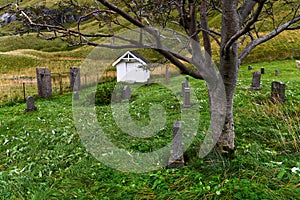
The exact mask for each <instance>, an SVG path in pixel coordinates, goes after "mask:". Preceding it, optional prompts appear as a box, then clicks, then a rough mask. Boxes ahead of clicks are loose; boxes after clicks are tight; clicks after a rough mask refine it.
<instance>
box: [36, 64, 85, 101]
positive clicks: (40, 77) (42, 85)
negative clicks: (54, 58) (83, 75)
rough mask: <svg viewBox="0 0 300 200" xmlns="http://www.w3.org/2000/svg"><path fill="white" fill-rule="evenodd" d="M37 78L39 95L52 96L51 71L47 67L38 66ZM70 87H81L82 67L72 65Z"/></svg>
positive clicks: (73, 88)
mask: <svg viewBox="0 0 300 200" xmlns="http://www.w3.org/2000/svg"><path fill="white" fill-rule="evenodd" d="M36 79H37V88H38V95H39V96H40V97H51V96H52V83H51V72H50V70H49V69H47V68H36ZM70 89H71V90H72V91H78V90H79V89H80V68H77V67H70Z"/></svg>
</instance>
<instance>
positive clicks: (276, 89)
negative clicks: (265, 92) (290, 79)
mask: <svg viewBox="0 0 300 200" xmlns="http://www.w3.org/2000/svg"><path fill="white" fill-rule="evenodd" d="M271 101H272V102H273V103H283V102H285V101H286V98H285V84H284V83H282V82H278V81H273V82H272V88H271Z"/></svg>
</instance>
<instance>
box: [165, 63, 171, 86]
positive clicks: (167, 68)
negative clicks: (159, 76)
mask: <svg viewBox="0 0 300 200" xmlns="http://www.w3.org/2000/svg"><path fill="white" fill-rule="evenodd" d="M169 78H170V72H169V65H166V75H165V81H166V83H168V82H169Z"/></svg>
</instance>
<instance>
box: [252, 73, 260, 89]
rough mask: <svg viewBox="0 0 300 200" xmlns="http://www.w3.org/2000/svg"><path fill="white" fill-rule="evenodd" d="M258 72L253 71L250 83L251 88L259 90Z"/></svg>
mask: <svg viewBox="0 0 300 200" xmlns="http://www.w3.org/2000/svg"><path fill="white" fill-rule="evenodd" d="M260 77H261V73H260V72H254V73H253V77H252V84H251V88H250V89H251V90H260V89H261V88H260Z"/></svg>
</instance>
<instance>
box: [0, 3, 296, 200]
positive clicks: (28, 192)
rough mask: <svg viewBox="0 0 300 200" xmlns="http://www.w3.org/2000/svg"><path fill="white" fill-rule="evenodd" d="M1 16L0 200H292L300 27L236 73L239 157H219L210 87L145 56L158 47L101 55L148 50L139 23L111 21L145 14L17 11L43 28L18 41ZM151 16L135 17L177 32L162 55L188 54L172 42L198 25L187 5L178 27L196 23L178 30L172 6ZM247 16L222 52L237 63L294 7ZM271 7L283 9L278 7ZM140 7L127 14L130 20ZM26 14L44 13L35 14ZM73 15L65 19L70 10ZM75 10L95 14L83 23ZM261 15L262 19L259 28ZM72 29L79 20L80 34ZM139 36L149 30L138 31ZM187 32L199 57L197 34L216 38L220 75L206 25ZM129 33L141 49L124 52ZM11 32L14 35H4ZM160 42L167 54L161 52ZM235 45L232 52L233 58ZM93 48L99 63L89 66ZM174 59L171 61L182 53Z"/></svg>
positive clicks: (157, 57) (215, 23) (158, 57)
mask: <svg viewBox="0 0 300 200" xmlns="http://www.w3.org/2000/svg"><path fill="white" fill-rule="evenodd" d="M8 2H10V1H2V2H1V5H0V6H1V7H0V11H1V12H0V13H1V15H2V16H0V17H1V20H0V26H1V27H0V34H1V37H0V43H1V45H0V200H2V199H3V200H7V199H12V200H19V199H24V200H25V199H35V200H44V199H45V200H48V199H51V200H52V199H53V200H56V199H57V200H60V199H95V200H96V199H101V200H102V199H103V200H115V199H117V200H118V199H120V200H121V199H122V200H123V199H125V200H131V199H133V200H152V199H157V200H165V199H170V200H171V199H172V200H173V199H176V200H177V199H178V200H185V199H187V200H191V199H193V200H194V199H195V200H198V199H251V200H252V199H253V200H259V199H269V200H273V199H279V200H286V199H300V198H299V197H300V79H299V78H300V49H299V46H300V30H296V29H297V28H299V21H298V22H297V23H296V24H293V26H290V27H289V30H288V31H287V30H286V31H283V32H282V33H281V34H280V35H278V36H276V38H275V39H272V40H266V41H264V42H263V43H261V44H259V45H258V46H257V47H255V49H253V51H251V53H250V54H249V55H248V56H247V57H245V59H243V60H242V62H241V64H240V66H239V67H240V68H239V69H238V80H237V83H236V90H235V93H234V104H233V111H234V112H233V116H234V132H235V138H234V140H235V149H234V150H232V152H229V153H228V152H226V151H224V149H219V148H218V147H217V146H216V147H214V144H213V142H212V141H213V139H214V138H213V137H214V136H212V135H211V133H212V131H211V130H212V124H211V123H210V119H211V118H212V115H211V113H210V101H209V97H208V83H206V82H205V81H204V80H198V79H195V78H193V77H192V76H188V75H186V74H185V73H184V71H182V70H179V69H178V68H177V67H175V65H174V64H172V63H171V62H170V60H168V59H167V57H166V56H163V54H161V52H162V51H160V53H158V52H157V51H155V50H153V49H156V48H158V47H157V46H154V47H153V46H152V48H153V49H152V50H151V49H147V48H139V49H132V46H130V47H128V50H127V49H126V50H124V49H122V48H119V49H118V48H116V49H114V50H112V49H113V48H112V49H109V50H108V49H105V51H102V50H103V49H102V50H101V48H105V46H106V45H108V44H110V45H111V46H110V47H112V46H114V45H116V46H114V47H118V46H117V45H118V44H122V45H124V46H125V47H126V46H127V45H126V44H127V40H128V41H129V40H131V39H133V41H135V40H136V41H135V42H140V43H141V44H142V43H143V39H145V38H147V36H149V35H147V34H145V33H146V32H147V31H146V32H145V33H144V32H143V30H142V29H141V30H138V29H134V28H136V27H135V26H137V27H140V25H139V23H136V24H135V25H134V24H132V22H134V21H135V18H132V19H131V21H130V20H129V21H126V19H128V18H129V17H130V16H127V17H125V18H124V16H123V18H122V17H120V16H116V15H115V13H118V12H116V11H114V10H113V9H119V8H120V9H123V8H125V7H126V8H127V7H128V9H129V8H130V9H131V11H132V12H135V11H137V10H138V9H140V8H138V6H141V5H142V4H141V5H140V3H139V2H140V1H132V2H131V3H128V4H127V5H126V3H125V5H121V6H112V7H111V10H109V12H106V11H103V10H102V8H104V7H105V8H108V7H107V5H106V6H104V4H101V5H100V4H99V3H100V2H102V1H82V0H78V1H72V0H71V1H65V2H64V3H65V4H64V3H62V4H60V3H58V2H56V1H43V2H41V1H36V0H29V1H16V3H17V4H18V3H19V5H20V6H21V7H22V6H28V9H29V12H28V15H30V14H31V13H30V12H32V13H34V12H41V13H42V15H45V16H43V17H44V18H43V19H42V18H41V19H40V20H41V21H40V22H42V23H44V22H45V24H42V27H43V28H45V29H40V30H42V31H40V30H38V26H37V27H35V25H33V24H29V25H28V24H27V25H28V26H29V30H26V29H24V32H22V30H23V29H22V28H23V27H22V26H23V25H24V24H21V23H20V22H22V23H23V21H22V20H21V21H17V23H16V26H14V25H15V24H13V25H11V24H8V26H4V24H5V23H8V21H9V20H15V17H16V15H14V14H10V13H8V11H4V10H2V9H6V8H8V7H10V6H11V4H7V5H6V6H5V5H4V4H5V3H8ZM11 2H12V1H11ZM97 2H98V3H97ZM109 2H114V3H116V4H117V3H120V2H127V1H109ZM128 2H130V1H128ZM143 2H144V1H143ZM147 2H148V1H147ZM150 2H151V4H152V3H153V5H148V4H147V6H150V7H147V6H146V9H144V8H143V6H142V7H141V8H142V9H141V10H138V11H139V12H140V14H141V15H142V14H143V17H147V15H148V17H150V18H149V19H151V17H153V20H154V21H155V20H158V24H159V23H165V24H164V25H166V28H167V29H166V30H169V28H170V30H172V31H170V32H168V33H172V34H173V35H172V34H170V35H168V34H167V32H166V37H165V38H164V39H166V40H164V42H163V43H162V44H163V45H166V47H168V46H167V45H169V43H170V44H176V45H178V44H180V42H182V43H183V44H184V41H185V38H186V37H181V34H178V32H177V31H179V33H181V32H184V30H183V29H181V28H182V27H184V26H189V25H191V26H192V25H193V23H190V22H192V16H190V14H191V13H192V11H191V10H192V6H191V7H190V5H192V4H191V3H190V2H189V5H188V6H186V9H187V10H186V13H189V12H188V11H191V12H190V14H187V15H186V16H185V17H186V20H191V21H188V22H189V23H183V21H182V19H180V20H179V21H178V23H177V22H176V20H178V19H179V18H176V17H177V16H175V14H174V16H173V12H175V11H176V9H175V8H176V7H174V10H173V11H172V12H171V11H168V9H169V8H173V7H171V6H169V4H171V2H173V1H167V2H168V3H167V4H165V5H162V4H161V5H162V6H161V5H160V6H159V8H160V9H162V11H161V13H156V15H153V13H151V9H153V10H152V11H153V12H156V10H157V8H158V6H157V4H155V3H157V2H160V1H157V2H156V1H150ZM174 2H176V1H174ZM182 2H184V1H182ZM196 2H197V3H199V2H200V1H196ZM201 2H203V4H204V2H206V1H201ZM207 2H210V3H212V7H210V8H209V9H208V11H210V9H212V11H213V12H212V13H209V15H207V16H208V18H209V19H208V22H209V28H211V29H212V30H213V29H216V30H218V31H221V30H222V27H221V26H223V23H221V22H222V19H223V18H222V16H221V15H222V14H220V13H218V12H219V11H218V5H214V3H215V2H217V1H207ZM221 2H226V1H220V3H221ZM228 2H229V1H228ZM242 2H244V3H248V4H249V5H246V4H245V6H244V7H243V6H241V7H240V8H239V9H241V10H243V9H245V8H246V7H247V6H251V5H250V4H252V3H254V1H248V0H247V1H239V3H240V4H241V3H242ZM255 2H256V3H257V4H256V6H254V7H253V8H255V9H253V10H252V11H251V12H250V10H249V11H248V13H251V14H249V16H248V17H247V16H243V15H244V13H243V12H237V13H238V14H239V15H240V14H241V15H240V16H239V17H240V18H244V20H246V21H245V22H244V23H243V25H242V24H241V25H240V26H241V27H239V28H241V29H239V30H237V32H236V34H237V35H233V37H232V38H231V39H232V40H231V39H230V40H229V43H226V47H228V48H226V49H225V50H227V51H228V50H230V49H232V48H235V47H236V46H239V50H238V52H236V53H237V54H240V53H241V54H240V55H242V49H243V48H244V47H245V48H246V47H247V46H248V44H250V45H251V42H253V43H255V41H256V42H257V40H256V39H264V37H263V36H264V34H267V33H268V32H269V31H271V30H273V28H275V31H273V33H274V34H275V33H276V32H277V31H278V32H280V31H281V30H280V28H282V27H284V24H283V25H282V24H281V23H283V22H284V21H285V20H289V19H290V18H292V17H295V16H296V13H299V8H300V7H299V5H298V4H299V3H297V1H291V2H293V3H288V2H289V1H267V3H266V5H265V7H264V8H262V7H260V5H258V2H264V1H255ZM274 2H275V3H274ZM280 2H287V3H286V5H284V6H282V7H280V5H281V4H280ZM273 3H274V6H273ZM277 3H278V5H277ZM2 4H3V5H2ZM46 4H47V5H46ZM135 4H136V6H137V7H136V8H135V7H131V6H132V5H135ZM203 4H201V6H200V5H198V7H195V8H197V9H196V10H197V12H198V11H200V12H201V14H200V13H198V15H199V18H201V19H200V20H204V19H203V13H202V12H204V11H205V8H204V7H202V6H204V5H203ZM32 5H37V8H38V7H39V6H41V8H42V9H41V10H39V9H37V10H35V11H34V9H35V8H34V6H32ZM69 5H71V6H73V7H72V8H70V9H69V8H68V6H69ZM79 5H80V6H82V7H81V8H80V7H77V6H79ZM90 5H94V6H96V7H97V6H98V8H99V9H100V8H101V10H100V11H99V10H98V11H97V10H93V9H94V8H95V7H91V6H90ZM99 5H100V6H99ZM224 5H225V4H224ZM224 5H223V6H224ZM253 5H254V4H253ZM43 6H45V9H44V7H43ZM47 6H50V8H51V9H52V8H60V9H61V10H59V9H57V10H51V9H50V8H49V9H48V8H47ZM60 6H62V7H60ZM164 6H165V8H166V9H167V11H168V14H166V13H164V10H163V8H164ZM173 6H174V5H173ZM215 6H217V7H215ZM230 6H231V5H230ZM230 6H229V5H228V6H224V9H225V7H230ZM289 6H294V7H292V8H293V9H291V7H289ZM21 7H20V9H19V8H18V7H14V9H15V10H18V11H20V12H23V13H22V14H20V16H17V17H24V16H25V13H24V12H25V11H26V9H23V8H21ZM152 7H153V8H152ZM89 8H92V9H91V10H89ZM147 8H149V9H150V10H147ZM183 8H184V6H183ZM188 8H189V9H191V10H189V9H188ZM14 9H12V10H9V12H13V10H14ZM30 9H32V10H30ZM72 9H74V10H72ZM80 9H86V10H84V11H87V12H90V13H84V12H82V13H80V12H81V11H83V10H81V11H80ZM214 9H216V11H214ZM75 10H76V13H75V14H74V13H73V15H69V14H70V13H72V12H74V11H75ZM124 10H125V9H124ZM51 11H53V13H56V14H59V15H60V18H57V19H55V20H58V21H59V20H62V23H61V24H60V23H58V24H56V25H55V26H53V25H52V26H50V27H47V25H46V23H47V22H51V21H52V18H51V16H47V14H49V13H50V12H51ZM102 11H103V13H102ZM208 11H207V12H208ZM279 11H280V12H279ZM64 12H65V13H64ZM222 12H223V11H222ZM260 12H262V13H263V15H262V16H259V17H258V16H257V15H259V14H260ZM273 12H274V13H273ZM277 12H278V13H277ZM41 13H40V14H41ZM100 13H101V15H100ZM126 13H127V10H126V12H123V14H124V15H126ZM149 13H150V14H149ZM224 13H230V12H229V11H228V10H227V12H226V11H224ZM245 13H247V12H245ZM85 14H87V15H85ZM131 14H132V16H135V15H134V14H133V13H131ZM271 14H273V15H271ZM79 15H85V16H84V17H82V18H81V17H80V18H79V19H78V20H79V21H77V22H78V24H76V23H77V22H76V21H74V20H75V19H76V17H79ZM152 15H153V16H152ZM200 15H201V16H200ZM285 15H286V16H285ZM298 15H299V14H297V20H300V18H299V16H298ZM36 16H40V15H39V14H37V15H36ZM270 16H271V17H270ZM55 17H57V16H55ZM55 17H54V18H55ZM90 17H95V19H93V18H90ZM135 17H137V18H138V14H137V13H136V16H135ZM169 17H170V18H169ZM173 17H174V19H173ZM268 17H270V18H268ZM272 17H273V18H272ZM54 18H53V19H54ZM85 18H86V19H87V20H86V19H85ZM196 18H198V16H197V17H196ZM49 19H50V21H49ZM43 20H45V21H43ZM68 20H71V21H72V20H73V21H72V22H67V21H68ZM80 20H82V21H80ZM161 20H162V21H161ZM164 20H166V21H164ZM167 20H171V22H172V23H170V24H171V25H170V24H168V23H167ZM239 20H241V19H239ZM256 20H258V22H255V21H256ZM25 21H26V20H25ZM27 21H28V18H27ZM173 21H174V22H176V23H174V24H173ZM196 21H197V20H196ZM225 21H226V20H225ZM234 21H235V20H231V22H232V23H233V22H234ZM29 22H30V20H29ZM37 22H39V20H38V21H37ZM65 22H67V24H65ZM81 22H82V23H81ZM142 22H144V21H143V20H141V23H142ZM145 22H147V24H148V21H147V19H146V20H145ZM68 23H70V24H68ZM149 23H150V24H151V23H152V21H151V20H150V21H149ZM155 23H156V22H154V24H155ZM137 24H138V25H137ZM195 24H197V27H196V28H197V29H198V28H200V29H199V31H200V30H201V32H199V33H198V32H197V34H199V39H200V40H201V42H200V43H202V39H203V40H204V41H203V43H205V32H207V33H208V32H209V34H211V35H210V36H211V39H212V40H211V48H212V49H211V52H210V53H211V55H210V56H211V57H210V58H212V60H213V61H214V62H215V64H216V66H217V67H219V66H221V65H222V60H221V59H220V58H222V56H221V54H222V53H224V52H223V51H220V48H219V47H222V42H223V37H224V35H222V33H221V32H220V33H218V32H213V31H210V29H207V30H205V29H206V28H207V27H206V28H205V27H204V28H203V27H202V25H203V26H205V24H203V23H202V21H201V22H200V21H197V23H195ZM195 24H194V25H195ZM198 24H199V27H198ZM286 24H288V23H285V25H286ZM119 25H120V26H119ZM182 25H183V26H182ZM228 25H230V23H228ZM280 25H281V26H280ZM58 26H61V27H60V28H59V27H58ZM106 26H107V27H108V29H105V28H107V27H106ZM177 26H178V27H177ZM181 26H182V27H181ZM247 26H249V27H247ZM33 27H34V28H37V29H36V30H37V31H38V32H39V31H40V32H39V33H38V32H36V30H35V29H34V28H33ZM184 28H186V27H184ZM223 28H224V27H223ZM243 28H245V29H243ZM276 28H278V29H276ZM127 29H128V30H129V29H133V30H134V31H135V33H138V34H139V35H138V34H137V35H138V37H135V36H137V35H135V34H129V35H126V34H125V33H126V31H125V33H124V38H125V39H124V40H122V36H123V35H122V34H123V31H124V30H127ZM202 29H203V33H202ZM12 30H21V33H20V34H16V35H13V34H11V32H12ZM53 30H54V32H53V33H54V37H53V38H52V36H53V35H52V34H53V33H52V31H53ZM57 30H58V31H57ZM137 30H138V31H137ZM191 30H192V29H191ZM77 31H78V32H77ZM80 31H81V32H80ZM227 31H228V30H227ZM98 33H99V35H101V34H102V33H104V35H102V36H103V37H95V38H94V37H93V36H95V35H98ZM108 33H112V34H116V35H117V37H114V36H113V37H111V36H110V35H109V34H108ZM129 33H133V32H129ZM163 33H164V34H165V32H163ZM69 34H70V35H69ZM119 34H120V35H119ZM143 34H145V35H143ZM164 34H162V36H164ZM189 34H192V35H189V37H188V38H189V39H188V40H187V41H188V43H186V44H185V45H184V48H183V49H185V48H186V49H188V48H187V47H188V46H189V43H190V42H191V43H193V42H192V38H193V37H194V33H193V32H192V31H191V32H190V33H189ZM201 34H203V35H201ZM239 34H242V35H243V37H241V36H240V35H239ZM56 36H59V37H58V38H56ZM81 36H82V37H81ZM127 36H129V37H128V38H126V37H127ZM145 36H146V37H145ZM151 36H152V35H151ZM154 36H155V35H154ZM169 36H170V38H171V40H167V39H168V37H169ZM78 37H80V38H78ZM105 37H107V38H108V39H107V38H105ZM172 37H174V38H175V39H174V38H172ZM272 37H273V35H272ZM55 38H56V39H55ZM90 38H92V39H90ZM137 38H138V39H137ZM151 38H152V37H149V38H148V39H151ZM224 38H225V37H224ZM235 38H239V39H240V40H239V41H238V44H237V43H236V41H235ZM118 40H119V41H118ZM224 40H225V39H224ZM226 40H227V39H226ZM107 41H109V42H107ZM120 41H121V43H118V42H120ZM146 41H147V40H146ZM150 41H151V40H150ZM179 41H180V42H179ZM81 42H83V43H81ZM140 43H138V44H140ZM86 44H92V45H90V46H89V45H86ZM97 44H98V45H99V46H98V47H100V51H99V52H94V54H93V51H94V49H95V46H97ZM101 44H103V46H104V47H101ZM133 44H135V43H133ZM145 44H146V46H147V45H148V43H145ZM227 44H228V45H229V44H231V46H230V45H229V46H227ZM232 44H234V45H232ZM93 45H94V46H93ZM122 45H121V46H122ZM135 45H136V44H135ZM149 45H150V46H151V43H149ZM201 45H202V44H201ZM205 46H206V45H204V48H206V47H205ZM135 47H136V46H135ZM142 47H143V46H142ZM176 47H177V46H176ZM126 48H127V47H126ZM150 48H151V47H150ZM201 48H202V46H201ZM158 49H159V48H158ZM183 49H182V47H180V49H177V50H178V52H180V53H182V52H185V51H184V50H183ZM192 49H193V48H192ZM156 50H157V49H156ZM159 50H161V49H159ZM190 50H191V49H190ZM246 52H247V51H246ZM189 53H190V52H189ZM227 53H228V52H227ZM244 53H245V52H244ZM228 55H230V53H229V54H228ZM180 56H186V55H185V54H184V53H182V55H179V59H178V60H180V61H182V63H184V65H186V66H187V68H188V69H193V68H192V66H190V65H192V64H191V62H190V63H189V62H188V61H189V56H190V54H187V56H186V58H183V60H181V58H182V57H180ZM205 56H206V55H205ZM225 57H226V56H225ZM169 58H170V57H169ZM171 58H172V56H171ZM223 61H224V60H223ZM152 64H153V65H152ZM206 64H209V63H206ZM238 65H239V64H238ZM229 75H230V76H231V75H232V74H229ZM226 76H228V74H226ZM226 76H225V75H224V76H223V78H226ZM223 100H224V102H225V101H226V99H223ZM223 130H224V126H223ZM212 138H213V139H212ZM202 147H203V148H202ZM225 150H226V149H225ZM203 155H205V156H203Z"/></svg>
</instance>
